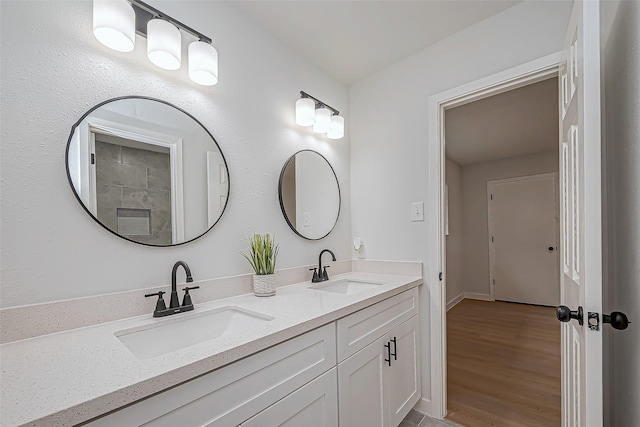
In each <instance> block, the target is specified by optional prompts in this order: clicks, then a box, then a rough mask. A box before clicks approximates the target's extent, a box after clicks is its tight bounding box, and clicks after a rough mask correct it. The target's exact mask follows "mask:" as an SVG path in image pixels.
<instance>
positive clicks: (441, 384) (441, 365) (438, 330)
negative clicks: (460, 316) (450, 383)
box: [428, 53, 561, 418]
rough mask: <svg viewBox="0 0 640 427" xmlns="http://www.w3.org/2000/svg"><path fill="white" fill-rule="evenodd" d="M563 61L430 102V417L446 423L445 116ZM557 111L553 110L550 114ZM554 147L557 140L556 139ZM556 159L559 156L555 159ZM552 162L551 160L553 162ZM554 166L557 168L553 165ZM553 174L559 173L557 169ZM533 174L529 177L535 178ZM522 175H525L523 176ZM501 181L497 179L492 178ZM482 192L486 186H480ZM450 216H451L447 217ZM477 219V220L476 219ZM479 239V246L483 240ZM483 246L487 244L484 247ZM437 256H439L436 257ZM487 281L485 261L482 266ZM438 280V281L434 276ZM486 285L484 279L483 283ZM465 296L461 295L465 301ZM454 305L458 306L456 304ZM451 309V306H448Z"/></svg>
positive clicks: (509, 73) (548, 74)
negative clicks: (434, 282)
mask: <svg viewBox="0 0 640 427" xmlns="http://www.w3.org/2000/svg"><path fill="white" fill-rule="evenodd" d="M560 62H561V55H560V53H557V54H552V55H549V56H546V57H543V58H540V59H538V60H535V61H531V62H529V63H526V64H523V65H520V66H517V67H514V68H512V69H509V70H506V71H504V72H501V73H498V74H495V75H492V76H489V77H487V78H484V79H480V80H477V81H475V82H471V83H469V84H466V85H463V86H460V87H457V88H454V89H451V90H448V91H445V92H442V93H440V94H437V95H433V96H431V97H430V98H429V119H430V121H429V129H430V131H429V132H430V140H432V141H440V144H431V145H430V164H429V168H430V170H432V171H437V173H438V174H439V180H436V179H434V180H432V181H431V182H430V184H429V191H430V193H431V194H434V195H438V199H439V203H438V204H436V205H435V206H430V209H429V212H428V215H429V217H430V218H433V222H432V224H433V226H432V228H430V235H431V236H432V237H433V239H431V240H430V244H429V250H430V251H431V253H433V254H434V256H433V257H432V258H431V262H430V264H429V266H428V267H429V271H430V272H432V273H434V274H435V275H436V276H437V275H438V271H440V272H443V273H444V274H441V280H440V286H434V287H432V288H431V290H430V299H431V301H432V306H431V307H432V310H430V334H431V342H432V345H431V350H430V351H431V401H430V402H429V403H430V406H431V408H430V409H431V413H432V414H433V415H434V416H436V417H441V418H444V416H445V415H446V413H447V399H446V396H447V370H446V365H447V338H446V333H447V328H446V309H447V302H448V301H447V295H446V290H447V289H448V287H449V284H448V277H447V274H446V271H444V268H443V267H444V265H445V262H446V259H447V258H446V245H445V229H446V228H448V231H449V236H448V237H446V238H447V239H450V238H451V236H452V235H453V233H454V229H453V228H452V224H450V223H449V224H446V220H445V200H446V199H447V196H446V194H445V188H446V187H445V182H446V180H445V162H447V160H446V155H445V139H444V135H445V129H444V127H445V120H444V119H445V111H448V110H450V109H453V108H455V107H459V106H464V105H466V104H469V103H472V102H474V101H478V100H483V99H485V98H488V97H491V96H493V95H497V94H502V93H505V92H508V91H511V90H513V89H518V88H521V87H524V86H527V85H531V84H534V83H537V82H541V81H544V80H548V79H550V78H553V77H556V76H557V75H558V70H559V64H560ZM554 110H555V111H557V109H554ZM555 142H556V144H557V139H556V141H555ZM555 155H556V156H557V153H556V154H555ZM554 162H555V161H554ZM556 164H557V163H556ZM556 170H557V169H556ZM535 173H536V172H533V173H529V174H535ZM524 175H526V174H524ZM500 178H504V177H501V176H498V177H495V178H494V179H500ZM481 185H482V186H484V187H485V191H486V181H485V182H483V183H481ZM448 191H449V197H448V199H449V206H451V204H452V197H451V188H450V186H449V189H448ZM483 197H485V198H484V202H483V203H485V207H484V214H483V215H484V220H483V224H484V235H485V236H486V237H485V239H487V238H488V231H487V230H488V228H487V227H488V222H487V212H488V210H487V205H486V194H485V196H483ZM449 216H451V215H449ZM476 219H477V218H476ZM477 240H479V241H481V240H482V239H481V238H478V239H477ZM481 244H482V245H483V246H485V247H487V246H488V243H487V242H486V241H485V242H482V241H481ZM436 255H437V256H436ZM485 268H486V270H487V277H488V268H489V263H488V256H487V261H486V263H485ZM436 280H437V277H436ZM487 281H488V280H487ZM469 294H471V296H475V297H477V298H476V299H483V297H484V299H486V300H491V299H492V298H491V296H490V293H489V291H486V292H485V293H484V295H482V294H480V293H474V292H470V293H469ZM465 295H466V294H464V295H463V296H465ZM455 302H457V301H455ZM450 306H451V305H450Z"/></svg>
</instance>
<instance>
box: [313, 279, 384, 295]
mask: <svg viewBox="0 0 640 427" xmlns="http://www.w3.org/2000/svg"><path fill="white" fill-rule="evenodd" d="M382 284H383V283H378V282H366V281H361V280H339V281H337V282H329V283H320V284H318V285H313V286H309V289H315V290H318V291H325V292H334V293H336V294H343V295H353V294H357V293H359V292H363V291H368V290H369V289H373V288H375V287H377V286H380V285H382Z"/></svg>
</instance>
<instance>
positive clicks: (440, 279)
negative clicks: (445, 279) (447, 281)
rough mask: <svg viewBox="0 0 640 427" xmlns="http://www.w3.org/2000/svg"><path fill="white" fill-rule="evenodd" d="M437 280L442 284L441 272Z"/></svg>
mask: <svg viewBox="0 0 640 427" xmlns="http://www.w3.org/2000/svg"><path fill="white" fill-rule="evenodd" d="M438 280H439V281H441V282H442V271H441V272H440V274H438Z"/></svg>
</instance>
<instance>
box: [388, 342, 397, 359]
mask: <svg viewBox="0 0 640 427" xmlns="http://www.w3.org/2000/svg"><path fill="white" fill-rule="evenodd" d="M391 341H393V353H391V350H389V359H391V356H393V360H398V344H397V343H396V337H393V339H392V340H391Z"/></svg>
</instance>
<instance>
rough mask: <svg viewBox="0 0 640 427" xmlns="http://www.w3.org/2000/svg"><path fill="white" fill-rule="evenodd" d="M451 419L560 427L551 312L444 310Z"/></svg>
mask: <svg viewBox="0 0 640 427" xmlns="http://www.w3.org/2000/svg"><path fill="white" fill-rule="evenodd" d="M447 385H448V395H447V399H448V400H447V406H448V415H447V417H446V419H447V420H450V421H453V422H456V423H458V424H461V425H463V426H467V427H475V426H514V427H515V426H518V427H519V426H536V427H538V426H560V424H561V421H560V322H558V320H556V318H555V312H554V308H552V307H540V306H533V305H525V304H514V303H506V302H488V301H477V300H470V299H465V300H463V301H462V302H460V303H459V304H457V305H456V306H455V307H453V308H452V309H451V310H449V311H448V312H447Z"/></svg>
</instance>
